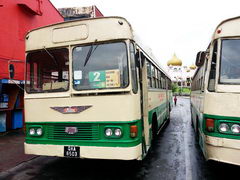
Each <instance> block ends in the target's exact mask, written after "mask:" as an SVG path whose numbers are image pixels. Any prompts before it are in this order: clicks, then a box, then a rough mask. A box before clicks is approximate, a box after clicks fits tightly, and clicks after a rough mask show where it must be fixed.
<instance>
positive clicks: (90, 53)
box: [83, 41, 98, 67]
mask: <svg viewBox="0 0 240 180" xmlns="http://www.w3.org/2000/svg"><path fill="white" fill-rule="evenodd" d="M95 42H96V41H95ZM93 46H94V44H92V45H91V47H90V48H89V50H88V53H87V56H86V59H85V61H84V65H83V66H84V67H85V66H86V65H87V63H88V61H89V59H90V57H91V55H92V54H93V53H94V51H95V50H96V49H97V47H98V45H95V46H96V47H95V48H94V49H93Z"/></svg>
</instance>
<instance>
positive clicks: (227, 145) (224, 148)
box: [205, 136, 240, 165]
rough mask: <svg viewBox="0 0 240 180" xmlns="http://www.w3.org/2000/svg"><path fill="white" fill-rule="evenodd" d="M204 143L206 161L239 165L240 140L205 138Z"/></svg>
mask: <svg viewBox="0 0 240 180" xmlns="http://www.w3.org/2000/svg"><path fill="white" fill-rule="evenodd" d="M205 142H206V144H205V146H206V147H205V156H206V159H207V160H215V161H220V162H225V163H229V164H235V165H240V140H236V139H226V138H218V137H212V136H205Z"/></svg>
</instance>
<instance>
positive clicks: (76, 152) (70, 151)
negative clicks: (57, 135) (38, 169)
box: [64, 146, 80, 157]
mask: <svg viewBox="0 0 240 180" xmlns="http://www.w3.org/2000/svg"><path fill="white" fill-rule="evenodd" d="M64 157H80V147H76V146H64Z"/></svg>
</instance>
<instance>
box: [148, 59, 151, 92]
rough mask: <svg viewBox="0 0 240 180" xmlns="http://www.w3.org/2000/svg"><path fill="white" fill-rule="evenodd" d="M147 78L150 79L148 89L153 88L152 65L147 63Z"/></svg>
mask: <svg viewBox="0 0 240 180" xmlns="http://www.w3.org/2000/svg"><path fill="white" fill-rule="evenodd" d="M147 78H148V88H151V87H152V79H151V63H150V62H149V61H147Z"/></svg>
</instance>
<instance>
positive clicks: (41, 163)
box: [0, 97, 240, 180]
mask: <svg viewBox="0 0 240 180" xmlns="http://www.w3.org/2000/svg"><path fill="white" fill-rule="evenodd" d="M1 138H2V137H0V142H1ZM9 138H10V137H9ZM9 147H11V146H9ZM0 150H1V145H0ZM0 153H1V151H0ZM0 155H2V154H0ZM1 157H2V156H0V158H1ZM0 162H1V160H0ZM0 167H1V166H0ZM239 171H240V167H238V166H232V165H228V164H223V163H217V162H206V161H205V160H204V158H203V156H202V153H201V152H200V150H199V146H198V144H197V143H196V141H195V135H194V132H193V129H192V127H191V124H190V110H189V98H184V97H183V98H179V99H178V103H177V106H176V107H174V108H173V110H172V112H171V121H170V124H169V125H168V126H167V127H166V128H165V129H163V131H162V132H161V133H160V134H159V136H158V139H157V140H156V142H154V145H153V147H152V149H151V151H150V152H149V154H148V156H147V157H146V159H145V160H144V161H143V162H141V163H137V162H129V161H128V162H126V161H107V160H83V159H66V158H57V157H45V156H43V157H37V158H34V159H32V160H30V161H28V162H23V163H21V164H19V165H18V166H16V167H14V168H11V169H9V170H8V171H4V172H2V173H0V179H10V180H28V179H31V180H32V179H33V180H35V179H36V180H68V179H81V180H84V179H86V180H92V179H93V180H95V179H104V180H112V179H114V180H120V179H121V180H133V179H139V180H141V179H143V180H204V179H206V180H212V179H213V180H215V179H230V178H231V175H235V174H238V172H239Z"/></svg>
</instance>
